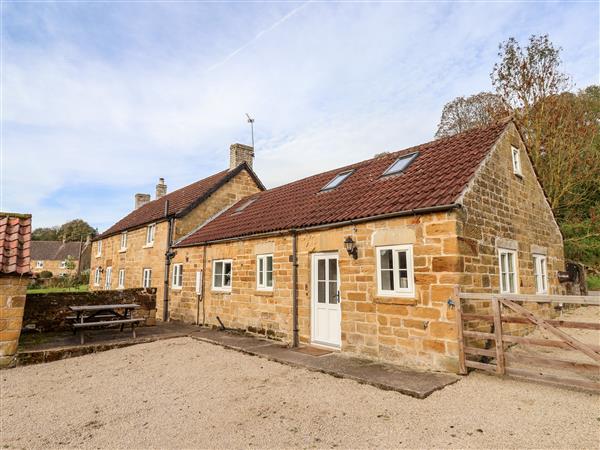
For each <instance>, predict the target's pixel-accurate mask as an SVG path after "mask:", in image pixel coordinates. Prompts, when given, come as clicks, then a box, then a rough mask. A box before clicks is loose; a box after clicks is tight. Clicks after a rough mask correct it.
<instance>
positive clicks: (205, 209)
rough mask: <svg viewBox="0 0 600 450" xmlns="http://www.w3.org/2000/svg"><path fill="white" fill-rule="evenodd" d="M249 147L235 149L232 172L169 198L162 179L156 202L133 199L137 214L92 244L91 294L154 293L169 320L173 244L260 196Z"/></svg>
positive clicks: (142, 197) (146, 197)
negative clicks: (112, 291)
mask: <svg viewBox="0 0 600 450" xmlns="http://www.w3.org/2000/svg"><path fill="white" fill-rule="evenodd" d="M253 158H254V152H253V149H252V147H249V146H246V145H242V144H233V145H232V146H231V147H230V166H229V168H228V169H226V170H223V171H221V172H218V173H216V174H214V175H212V176H210V177H208V178H204V179H202V180H199V181H197V182H195V183H192V184H190V185H188V186H185V187H183V188H181V189H178V190H176V191H173V192H171V193H167V186H166V184H165V182H164V179H162V178H161V179H160V180H159V182H158V184H157V185H156V197H155V199H154V200H152V201H150V195H149V194H136V195H135V209H134V210H133V211H132V212H131V213H129V214H128V215H126V216H125V217H123V218H122V219H121V220H119V221H118V222H117V223H115V224H114V225H113V226H111V227H110V228H109V229H108V230H106V231H105V232H104V233H102V234H100V235H99V236H97V237H96V238H94V239H93V241H92V251H91V253H92V255H91V264H90V289H92V290H101V289H105V290H110V289H126V288H132V287H155V288H156V289H157V296H156V298H157V310H158V312H157V316H158V318H163V319H165V320H166V319H167V318H168V314H167V312H168V310H167V308H165V305H168V295H169V289H165V273H169V270H170V269H169V267H170V261H171V258H172V256H173V254H172V253H171V252H170V247H171V244H172V242H174V241H175V240H178V239H180V238H181V237H182V236H184V235H186V234H187V233H189V232H190V231H191V230H193V229H194V228H195V227H197V226H198V225H199V224H202V223H204V222H206V221H207V220H209V219H210V218H211V217H213V216H214V215H215V214H217V213H219V212H220V211H222V210H223V209H225V208H227V207H229V206H231V205H232V204H234V203H236V202H237V201H238V200H240V199H242V198H245V197H248V196H250V195H252V194H255V193H257V192H259V191H262V190H264V186H263V184H262V183H261V181H260V180H259V179H258V177H257V176H256V174H255V173H254V172H253V170H252V162H253Z"/></svg>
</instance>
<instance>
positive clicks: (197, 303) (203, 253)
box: [196, 245, 206, 326]
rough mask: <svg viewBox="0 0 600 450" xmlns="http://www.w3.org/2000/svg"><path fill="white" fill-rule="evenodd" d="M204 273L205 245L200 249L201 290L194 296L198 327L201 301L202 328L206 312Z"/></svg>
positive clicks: (204, 323)
mask: <svg viewBox="0 0 600 450" xmlns="http://www.w3.org/2000/svg"><path fill="white" fill-rule="evenodd" d="M205 273H206V245H204V246H203V247H202V277H201V281H200V282H201V283H202V288H201V289H200V294H196V297H197V299H196V300H197V301H196V325H200V301H202V326H205V325H206V310H205V307H204V305H205V304H206V302H205V301H204V289H205V286H204V274H205ZM200 299H202V300H200Z"/></svg>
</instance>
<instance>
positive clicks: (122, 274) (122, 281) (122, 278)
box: [117, 269, 125, 289]
mask: <svg viewBox="0 0 600 450" xmlns="http://www.w3.org/2000/svg"><path fill="white" fill-rule="evenodd" d="M117 287H118V288H119V289H124V288H125V269H119V284H118V286H117Z"/></svg>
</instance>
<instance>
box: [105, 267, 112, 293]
mask: <svg viewBox="0 0 600 450" xmlns="http://www.w3.org/2000/svg"><path fill="white" fill-rule="evenodd" d="M111 282H112V267H107V268H106V277H105V280H104V287H105V288H106V289H110V283H111Z"/></svg>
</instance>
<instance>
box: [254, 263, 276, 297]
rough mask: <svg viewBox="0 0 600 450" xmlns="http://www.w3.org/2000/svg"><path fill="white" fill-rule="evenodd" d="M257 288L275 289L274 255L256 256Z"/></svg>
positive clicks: (264, 289) (263, 289)
mask: <svg viewBox="0 0 600 450" xmlns="http://www.w3.org/2000/svg"><path fill="white" fill-rule="evenodd" d="M256 289H259V290H262V291H270V290H272V289H273V255H258V256H257V257H256Z"/></svg>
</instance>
